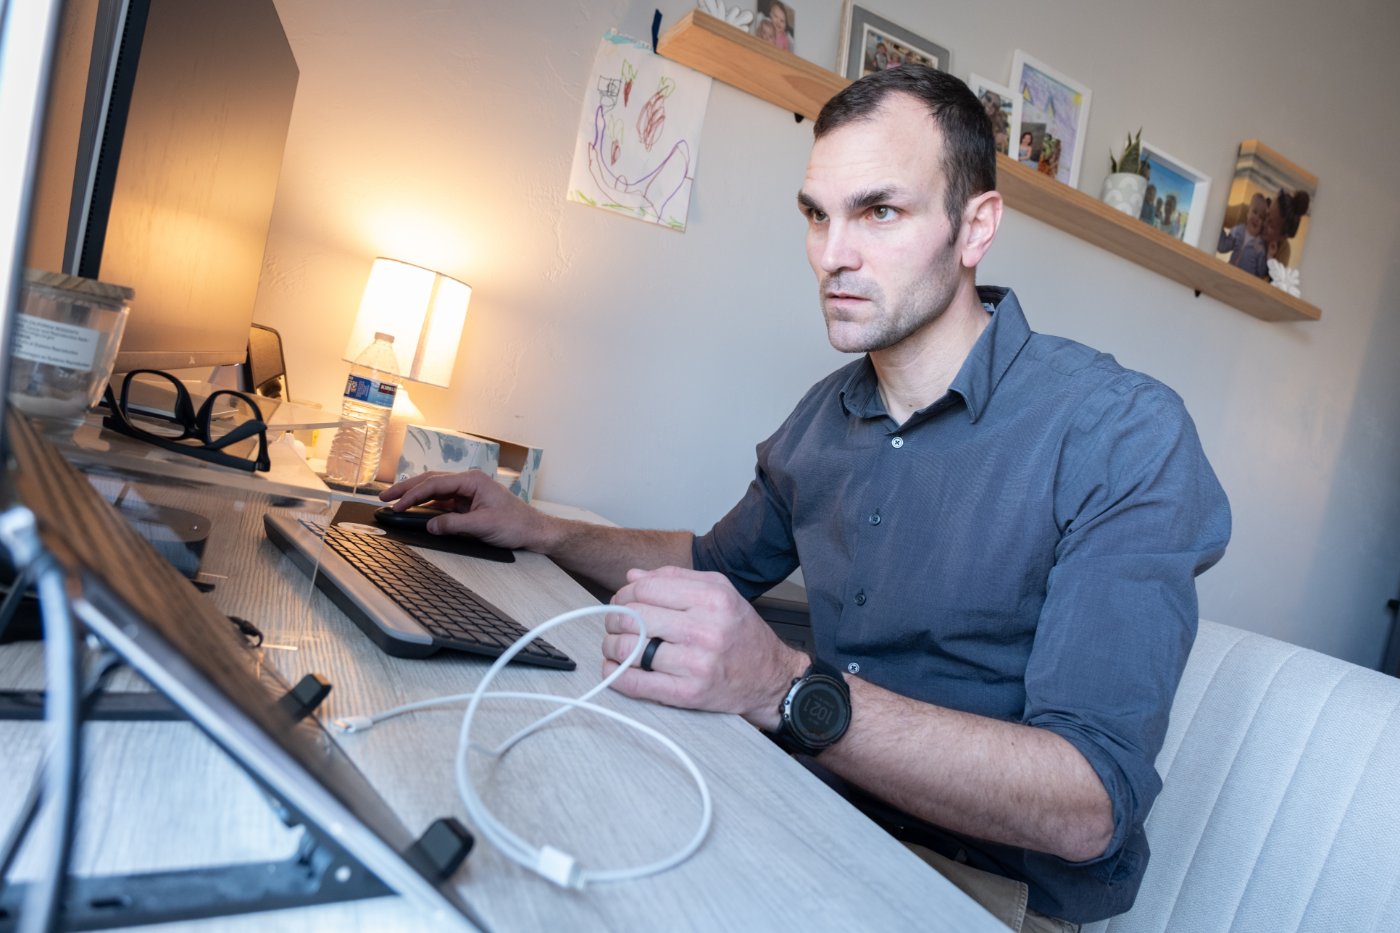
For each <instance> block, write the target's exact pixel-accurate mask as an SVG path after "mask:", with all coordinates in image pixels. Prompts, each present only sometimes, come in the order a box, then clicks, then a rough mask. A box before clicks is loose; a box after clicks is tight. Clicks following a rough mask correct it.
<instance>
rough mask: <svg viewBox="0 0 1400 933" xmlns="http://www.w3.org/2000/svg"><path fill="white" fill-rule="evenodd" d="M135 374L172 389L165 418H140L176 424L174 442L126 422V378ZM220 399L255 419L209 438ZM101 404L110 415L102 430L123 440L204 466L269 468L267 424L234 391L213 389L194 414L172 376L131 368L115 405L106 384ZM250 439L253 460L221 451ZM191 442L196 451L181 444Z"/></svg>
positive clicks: (147, 414) (155, 415) (258, 411)
mask: <svg viewBox="0 0 1400 933" xmlns="http://www.w3.org/2000/svg"><path fill="white" fill-rule="evenodd" d="M140 375H151V376H159V377H161V378H162V379H165V380H166V381H168V382H169V383H170V384H171V385H173V386H174V387H175V406H174V410H173V412H172V413H171V414H169V415H167V414H165V413H163V412H146V411H143V412H141V415H142V417H149V418H159V419H160V420H162V421H168V422H170V423H171V424H174V425H177V426H178V427H179V428H180V429H181V433H180V435H179V436H178V437H176V436H170V435H165V434H157V433H155V432H153V431H147V430H146V429H144V428H142V427H141V426H139V425H138V424H136V423H135V422H134V421H133V420H132V418H131V414H130V412H129V411H128V410H127V398H128V395H129V394H130V391H131V381H132V379H134V378H135V377H137V376H140ZM226 395H227V396H232V397H233V398H236V399H238V400H239V401H241V402H242V403H244V404H245V405H247V406H248V407H249V408H251V409H252V412H253V414H254V416H255V417H254V418H253V419H251V420H248V421H244V422H243V423H241V424H239V425H236V426H235V427H234V428H233V429H232V430H231V431H229V432H228V433H227V434H224V435H221V436H219V437H214V436H213V433H212V431H211V428H212V426H213V416H214V406H215V404H216V403H217V402H218V400H219V399H220V398H222V397H224V396H226ZM103 400H104V401H105V403H106V405H107V407H108V408H109V409H110V410H111V414H109V415H106V416H105V417H103V419H102V426H103V427H105V428H108V429H110V430H113V431H116V432H117V433H118V434H125V435H127V436H128V437H134V438H136V439H137V440H142V441H146V442H147V443H150V444H154V445H156V446H157V447H162V448H164V449H166V450H172V451H175V452H176V453H182V454H185V455H187V456H190V457H194V458H196V459H198V460H204V461H206V462H208V463H217V464H219V465H220V466H227V467H233V468H234V469H237V470H246V471H247V472H249V473H252V472H254V471H255V470H256V471H260V472H263V473H266V472H268V471H269V470H271V469H272V460H271V458H270V457H269V456H268V452H267V423H266V422H265V421H264V420H263V414H262V409H261V408H259V407H258V403H257V402H256V401H254V400H253V398H252V396H250V395H248V394H247V393H246V392H239V391H237V390H236V389H218V390H216V391H214V392H211V393H210V394H209V397H208V398H206V399H205V400H204V403H203V404H202V405H200V406H199V410H198V411H196V410H195V407H194V401H193V400H192V399H191V398H190V392H189V389H187V388H185V384H184V383H183V382H181V381H180V380H179V379H177V378H176V377H175V376H172V375H171V374H170V373H167V372H165V371H163V370H159V369H133V370H131V371H130V372H129V373H127V374H126V377H125V378H124V379H123V380H122V392H121V402H120V404H118V401H117V397H116V394H115V393H114V392H113V391H112V386H111V384H108V386H107V391H106V393H105V395H104V398H103ZM254 435H256V436H257V438H258V454H257V457H256V458H254V459H249V458H248V457H240V456H237V455H236V454H231V453H227V452H225V450H224V448H226V447H229V446H231V445H233V444H237V443H240V442H242V441H245V440H247V439H248V438H250V437H252V436H254ZM191 439H193V440H196V441H199V443H200V444H201V445H202V446H199V447H195V446H193V445H190V444H186V443H182V442H183V441H188V440H191Z"/></svg>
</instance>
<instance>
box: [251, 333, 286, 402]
mask: <svg viewBox="0 0 1400 933" xmlns="http://www.w3.org/2000/svg"><path fill="white" fill-rule="evenodd" d="M243 391H245V392H252V393H254V394H256V395H262V396H266V397H267V398H276V399H281V400H282V401H284V402H285V401H290V399H291V390H290V389H289V388H288V387H287V361H286V360H285V359H284V358H283V356H282V335H281V334H279V333H277V331H275V330H273V329H272V328H271V327H265V326H264V325H262V324H254V325H253V326H252V327H251V328H249V330H248V357H247V359H246V360H245V361H244V363H243Z"/></svg>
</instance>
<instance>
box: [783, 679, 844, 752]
mask: <svg viewBox="0 0 1400 933" xmlns="http://www.w3.org/2000/svg"><path fill="white" fill-rule="evenodd" d="M778 716H779V717H780V719H781V722H780V724H779V726H778V732H777V735H775V736H774V738H776V739H777V740H778V744H779V745H781V746H782V747H783V748H784V749H786V750H787V751H789V752H792V753H794V754H801V755H816V754H818V753H820V752H821V751H822V750H823V749H825V748H830V747H831V746H832V745H835V744H836V742H837V740H839V739H840V738H841V736H843V735H845V734H846V727H847V726H849V725H850V724H851V688H850V687H848V686H846V679H845V678H844V677H842V676H841V672H840V671H838V670H837V669H836V668H834V667H832V666H831V665H830V664H827V663H825V662H823V661H819V660H816V659H813V661H812V666H811V667H809V668H807V673H805V674H803V675H802V676H801V677H798V678H797V679H796V680H794V681H793V682H792V686H791V687H790V688H789V689H788V692H787V696H785V697H783V705H782V706H781V707H779V709H778Z"/></svg>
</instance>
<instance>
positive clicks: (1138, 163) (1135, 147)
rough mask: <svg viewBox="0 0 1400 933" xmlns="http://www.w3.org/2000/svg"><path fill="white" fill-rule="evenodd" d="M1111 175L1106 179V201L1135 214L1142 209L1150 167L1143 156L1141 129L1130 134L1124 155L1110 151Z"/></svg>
mask: <svg viewBox="0 0 1400 933" xmlns="http://www.w3.org/2000/svg"><path fill="white" fill-rule="evenodd" d="M1108 165H1109V169H1110V174H1109V176H1108V177H1107V178H1105V179H1104V180H1103V202H1104V203H1105V204H1107V205H1108V206H1109V207H1112V208H1114V209H1115V210H1120V211H1122V212H1123V213H1125V214H1128V215H1130V216H1132V217H1137V216H1138V215H1139V214H1140V213H1141V212H1142V199H1143V196H1144V195H1145V194H1146V193H1147V173H1148V171H1149V168H1150V167H1149V166H1148V164H1147V163H1146V162H1144V161H1143V159H1142V130H1141V129H1139V130H1138V131H1137V135H1133V134H1132V133H1129V134H1128V142H1127V145H1125V146H1124V147H1123V154H1122V155H1120V156H1118V157H1117V158H1115V157H1114V155H1113V153H1112V152H1110V153H1109V154H1108Z"/></svg>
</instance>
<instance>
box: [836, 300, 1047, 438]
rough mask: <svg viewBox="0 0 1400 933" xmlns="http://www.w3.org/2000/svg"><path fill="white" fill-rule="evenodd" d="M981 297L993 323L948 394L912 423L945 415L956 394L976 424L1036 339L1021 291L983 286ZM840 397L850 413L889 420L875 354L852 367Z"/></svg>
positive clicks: (954, 378)
mask: <svg viewBox="0 0 1400 933" xmlns="http://www.w3.org/2000/svg"><path fill="white" fill-rule="evenodd" d="M977 297H978V298H979V299H980V300H981V301H982V305H983V307H984V308H986V309H987V312H988V313H989V314H991V316H992V320H991V321H990V322H989V323H988V324H987V327H986V329H985V330H983V331H982V334H981V336H979V337H978V338H977V342H976V343H974V344H973V345H972V350H971V351H970V352H969V353H968V354H967V359H965V360H964V361H963V364H962V368H960V369H959V370H958V374H957V375H956V376H955V377H953V381H952V383H951V384H949V386H948V394H947V395H945V396H944V397H943V398H941V399H939V400H938V401H936V402H934V403H933V404H932V405H929V406H927V407H926V408H921V409H919V410H918V411H917V412H915V413H914V414H913V415H912V416H911V417H910V419H909V420H910V421H911V422H914V421H921V420H923V418H925V417H927V416H929V415H931V414H933V413H934V412H935V411H941V410H942V409H943V408H945V407H947V404H948V403H949V401H950V396H952V395H955V394H956V395H957V396H959V397H960V398H961V399H962V401H963V404H964V405H966V406H967V413H968V417H969V419H970V420H972V421H973V422H974V423H975V422H976V421H977V419H978V418H980V417H982V412H984V411H985V410H986V408H987V405H988V403H989V402H990V401H991V398H992V392H993V390H995V389H996V387H997V383H999V382H1000V381H1001V377H1002V376H1004V375H1006V370H1007V369H1008V368H1009V367H1010V366H1011V361H1012V360H1014V359H1015V358H1016V356H1017V354H1019V353H1020V352H1021V348H1022V347H1024V346H1025V345H1026V341H1028V340H1030V338H1031V329H1030V325H1029V324H1027V323H1026V316H1025V314H1024V313H1023V312H1022V311H1021V303H1020V302H1019V301H1017V300H1016V293H1015V292H1013V291H1012V290H1011V289H1009V288H998V287H995V286H979V287H978V289H977ZM840 398H841V405H842V407H843V408H845V410H846V413H847V414H848V415H855V416H857V417H860V418H879V417H886V416H888V412H887V411H886V410H885V403H884V402H883V401H882V400H881V399H880V392H879V388H878V385H877V380H876V378H875V365H874V364H873V363H871V362H870V356H869V354H867V355H866V356H865V357H864V358H863V359H862V360H860V362H859V364H858V365H856V366H855V367H853V368H852V370H851V374H850V376H849V377H847V379H846V382H845V384H844V385H843V386H842V387H841V392H840Z"/></svg>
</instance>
